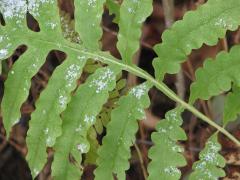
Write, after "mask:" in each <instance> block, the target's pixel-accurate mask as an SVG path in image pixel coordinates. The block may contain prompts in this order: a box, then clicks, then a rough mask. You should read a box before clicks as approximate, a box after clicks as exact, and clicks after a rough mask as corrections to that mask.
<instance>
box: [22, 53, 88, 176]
mask: <svg viewBox="0 0 240 180" xmlns="http://www.w3.org/2000/svg"><path fill="white" fill-rule="evenodd" d="M85 63H86V59H81V58H80V57H74V55H70V56H69V57H68V59H67V60H65V61H64V63H63V64H62V65H61V66H59V67H57V69H56V70H55V71H54V73H53V75H52V77H51V78H50V80H49V82H48V86H47V88H46V89H45V90H44V91H43V93H42V94H41V95H40V98H39V100H38V101H37V103H36V110H35V111H34V112H33V113H32V115H31V121H30V124H29V127H30V128H29V130H28V133H27V140H26V141H27V146H28V154H27V160H28V163H29V167H30V169H31V172H33V173H36V174H33V177H35V176H36V175H37V173H38V172H39V171H40V170H41V169H42V168H43V166H44V164H45V163H46V161H47V153H46V147H52V146H53V145H54V144H55V140H56V138H57V137H58V136H60V135H61V132H62V127H61V125H62V120H61V118H60V114H61V113H62V112H63V111H64V110H65V108H66V106H67V104H68V102H69V101H70V98H71V96H70V94H71V92H72V91H73V90H74V89H75V88H76V86H77V79H78V78H79V77H80V75H81V72H82V69H83V66H84V65H85Z"/></svg>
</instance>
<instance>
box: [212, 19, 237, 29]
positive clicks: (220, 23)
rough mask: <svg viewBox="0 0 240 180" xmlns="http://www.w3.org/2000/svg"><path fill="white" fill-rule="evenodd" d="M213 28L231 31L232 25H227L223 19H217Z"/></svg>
mask: <svg viewBox="0 0 240 180" xmlns="http://www.w3.org/2000/svg"><path fill="white" fill-rule="evenodd" d="M215 26H220V27H223V28H224V29H232V28H233V25H232V24H230V23H228V22H227V21H226V20H225V19H222V18H220V19H218V20H217V22H215Z"/></svg>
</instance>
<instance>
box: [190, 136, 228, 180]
mask: <svg viewBox="0 0 240 180" xmlns="http://www.w3.org/2000/svg"><path fill="white" fill-rule="evenodd" d="M219 150H221V145H220V144H219V143H218V140H217V133H215V134H214V135H212V136H211V137H210V138H209V140H208V141H207V143H206V146H205V148H204V149H203V150H202V151H201V152H200V155H199V159H200V160H199V161H197V162H195V163H194V165H193V169H194V172H193V173H191V175H190V178H189V179H190V180H199V179H204V180H215V179H219V178H220V177H224V176H225V172H224V170H223V169H222V168H223V167H224V166H225V159H224V158H223V157H222V156H221V155H220V154H219V153H218V151H219Z"/></svg>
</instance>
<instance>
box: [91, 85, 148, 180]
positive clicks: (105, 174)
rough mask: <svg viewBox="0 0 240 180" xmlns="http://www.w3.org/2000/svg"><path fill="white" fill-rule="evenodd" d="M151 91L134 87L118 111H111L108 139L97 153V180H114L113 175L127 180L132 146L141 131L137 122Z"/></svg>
mask: <svg viewBox="0 0 240 180" xmlns="http://www.w3.org/2000/svg"><path fill="white" fill-rule="evenodd" d="M150 87H151V85H150V84H148V83H144V84H141V85H139V86H137V87H134V88H133V89H132V90H131V91H130V92H129V94H128V95H127V96H123V97H122V98H120V100H119V102H118V107H117V108H116V109H114V110H113V111H112V114H111V121H110V122H109V123H108V125H107V135H106V136H105V137H104V139H103V145H102V146H101V147H100V148H99V151H98V155H99V158H98V159H97V165H98V167H97V169H96V170H95V172H94V174H95V179H96V180H102V179H108V180H110V179H113V174H115V175H116V176H117V178H118V179H121V180H122V179H125V171H126V170H127V169H128V168H129V162H128V159H129V158H130V146H131V145H132V143H133V142H134V141H135V136H134V135H135V133H136V131H137V129H138V123H137V121H136V119H142V117H143V116H144V115H145V113H144V108H147V107H148V106H149V97H148V90H149V88H150ZM123 112H124V113H123ZM119 120H120V121H119Z"/></svg>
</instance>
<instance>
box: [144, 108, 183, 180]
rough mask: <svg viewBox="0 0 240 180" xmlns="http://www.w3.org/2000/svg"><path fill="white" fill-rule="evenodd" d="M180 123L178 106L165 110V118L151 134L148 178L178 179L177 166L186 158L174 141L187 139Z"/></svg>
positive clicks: (153, 179)
mask: <svg viewBox="0 0 240 180" xmlns="http://www.w3.org/2000/svg"><path fill="white" fill-rule="evenodd" d="M181 124H182V118H181V110H180V109H179V108H178V109H173V110H171V111H169V112H167V114H166V119H164V120H161V121H160V122H159V123H158V124H157V127H156V129H157V132H154V133H153V134H152V141H153V142H154V146H153V147H152V148H151V149H150V150H149V157H150V158H151V159H152V161H151V162H150V164H149V166H148V172H149V177H148V179H149V180H155V179H159V177H161V178H162V179H168V180H176V179H180V177H181V172H180V170H179V169H177V167H181V166H185V165H186V160H185V158H184V157H183V155H182V154H181V152H182V151H183V149H182V148H181V147H180V146H179V145H177V144H176V141H178V140H186V139H187V137H186V134H185V132H184V130H183V129H182V128H181V127H179V126H180V125H181ZM167 157H169V158H167ZM166 158H167V159H166Z"/></svg>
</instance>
